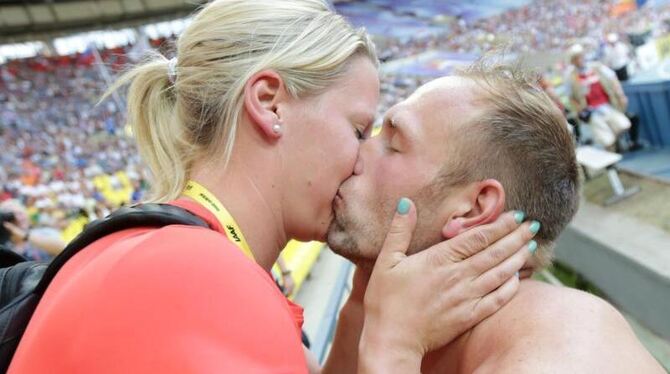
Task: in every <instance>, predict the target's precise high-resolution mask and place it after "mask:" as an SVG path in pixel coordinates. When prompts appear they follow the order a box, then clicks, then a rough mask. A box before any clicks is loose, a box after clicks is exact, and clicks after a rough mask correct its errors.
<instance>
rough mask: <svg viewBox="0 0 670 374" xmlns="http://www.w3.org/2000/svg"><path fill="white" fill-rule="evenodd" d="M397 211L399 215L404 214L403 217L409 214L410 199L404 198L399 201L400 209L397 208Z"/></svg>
mask: <svg viewBox="0 0 670 374" xmlns="http://www.w3.org/2000/svg"><path fill="white" fill-rule="evenodd" d="M396 210H397V211H398V213H400V214H403V215H404V214H407V212H409V199H407V198H404V197H403V198H401V199H400V200H399V201H398V207H397V208H396Z"/></svg>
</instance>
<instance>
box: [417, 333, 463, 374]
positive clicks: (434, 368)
mask: <svg viewBox="0 0 670 374" xmlns="http://www.w3.org/2000/svg"><path fill="white" fill-rule="evenodd" d="M473 329H474V328H473ZM473 329H470V330H468V331H466V332H465V333H463V334H462V335H461V336H459V337H458V338H456V339H455V340H453V341H452V342H451V343H449V344H447V345H445V346H443V347H442V348H439V349H436V350H434V351H432V352H430V353H428V354H427V355H426V356H425V357H424V358H423V363H422V365H421V372H422V373H443V374H455V373H460V372H461V367H462V366H463V362H464V356H465V354H466V350H467V347H468V341H469V339H470V335H472V330H473Z"/></svg>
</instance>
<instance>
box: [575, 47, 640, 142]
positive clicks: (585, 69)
mask: <svg viewBox="0 0 670 374" xmlns="http://www.w3.org/2000/svg"><path fill="white" fill-rule="evenodd" d="M569 56H570V62H571V63H572V65H573V69H572V70H570V72H569V73H568V79H567V82H566V83H567V86H568V92H569V95H570V101H571V103H572V105H573V107H574V108H575V111H576V112H577V113H579V117H580V119H581V120H582V121H584V122H587V123H588V124H589V125H591V131H592V132H593V137H594V138H595V141H596V142H597V143H599V144H601V145H602V146H604V147H606V148H612V149H614V148H615V146H616V145H615V143H616V142H617V139H618V137H619V135H621V134H622V133H623V132H625V131H627V130H628V129H630V128H631V122H630V120H629V119H628V117H626V114H625V113H626V108H627V107H628V98H626V94H625V93H624V92H623V89H622V88H621V84H620V83H619V80H618V79H617V77H616V75H615V74H614V72H613V71H612V70H611V69H609V68H608V67H606V66H605V65H603V64H601V63H599V62H595V61H594V62H590V63H588V64H587V63H586V62H585V60H584V47H582V46H581V45H579V44H576V45H573V46H572V47H571V48H570V50H569ZM631 138H632V141H633V145H632V147H633V148H635V149H637V148H639V146H638V145H637V128H636V129H634V131H633V132H631Z"/></svg>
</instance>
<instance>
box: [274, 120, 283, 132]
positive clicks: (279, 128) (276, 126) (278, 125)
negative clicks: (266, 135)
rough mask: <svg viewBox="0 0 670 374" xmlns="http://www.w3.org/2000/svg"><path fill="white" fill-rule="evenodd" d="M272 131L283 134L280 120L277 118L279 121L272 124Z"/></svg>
mask: <svg viewBox="0 0 670 374" xmlns="http://www.w3.org/2000/svg"><path fill="white" fill-rule="evenodd" d="M272 132H274V133H275V134H277V135H279V134H281V125H280V122H279V120H277V122H276V123H275V124H274V125H272Z"/></svg>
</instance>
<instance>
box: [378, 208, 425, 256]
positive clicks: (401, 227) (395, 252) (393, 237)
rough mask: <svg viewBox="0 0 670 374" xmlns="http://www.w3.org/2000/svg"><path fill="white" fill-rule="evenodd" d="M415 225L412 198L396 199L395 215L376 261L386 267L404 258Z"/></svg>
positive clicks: (414, 209) (414, 210)
mask: <svg viewBox="0 0 670 374" xmlns="http://www.w3.org/2000/svg"><path fill="white" fill-rule="evenodd" d="M415 227H416V208H415V207H414V203H412V200H410V199H408V198H406V197H403V198H401V199H400V200H398V206H397V207H396V212H395V215H394V216H393V220H392V221H391V226H390V228H389V231H388V233H387V234H386V239H385V240H384V246H383V247H382V250H381V252H380V253H379V258H378V259H377V262H380V263H381V264H383V265H385V266H386V267H394V266H395V265H396V264H398V262H400V261H401V260H402V259H403V258H405V257H406V253H407V249H408V248H409V243H410V242H411V240H412V234H413V233H414V228H415Z"/></svg>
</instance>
